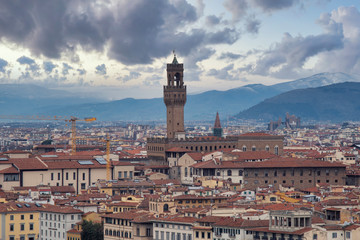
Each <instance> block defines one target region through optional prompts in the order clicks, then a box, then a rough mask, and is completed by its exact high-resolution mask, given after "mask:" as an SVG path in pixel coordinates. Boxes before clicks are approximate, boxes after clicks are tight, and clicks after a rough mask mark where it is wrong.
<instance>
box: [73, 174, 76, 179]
mask: <svg viewBox="0 0 360 240" xmlns="http://www.w3.org/2000/svg"><path fill="white" fill-rule="evenodd" d="M73 179H74V180H75V179H76V172H73Z"/></svg>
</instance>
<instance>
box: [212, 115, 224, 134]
mask: <svg viewBox="0 0 360 240" xmlns="http://www.w3.org/2000/svg"><path fill="white" fill-rule="evenodd" d="M213 135H214V136H215V137H222V128H221V124H220V117H219V112H216V118H215V123H214V129H213Z"/></svg>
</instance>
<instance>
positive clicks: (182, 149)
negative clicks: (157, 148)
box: [165, 147, 191, 152]
mask: <svg viewBox="0 0 360 240" xmlns="http://www.w3.org/2000/svg"><path fill="white" fill-rule="evenodd" d="M165 152H191V150H189V149H186V148H181V147H172V148H169V149H167V150H166V151H165Z"/></svg>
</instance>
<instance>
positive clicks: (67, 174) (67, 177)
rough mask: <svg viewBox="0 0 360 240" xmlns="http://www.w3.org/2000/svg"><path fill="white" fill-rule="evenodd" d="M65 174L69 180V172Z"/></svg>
mask: <svg viewBox="0 0 360 240" xmlns="http://www.w3.org/2000/svg"><path fill="white" fill-rule="evenodd" d="M65 176H66V180H69V173H68V172H67V173H66V174H65Z"/></svg>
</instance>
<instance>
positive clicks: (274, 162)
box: [192, 158, 346, 168]
mask: <svg viewBox="0 0 360 240" xmlns="http://www.w3.org/2000/svg"><path fill="white" fill-rule="evenodd" d="M192 167H194V168H299V167H325V168H326V167H327V168H329V167H343V168H345V167H346V166H345V165H344V164H342V163H337V162H327V161H319V160H312V159H300V158H276V159H275V158H274V159H269V160H266V161H262V162H230V161H220V164H215V162H214V161H213V160H209V161H206V162H199V163H195V164H193V165H192Z"/></svg>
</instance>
